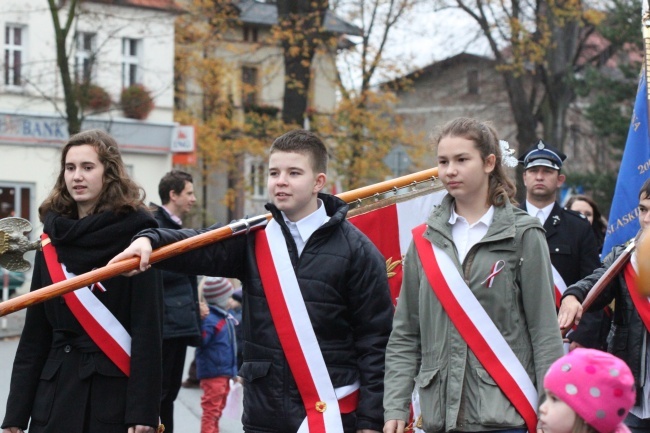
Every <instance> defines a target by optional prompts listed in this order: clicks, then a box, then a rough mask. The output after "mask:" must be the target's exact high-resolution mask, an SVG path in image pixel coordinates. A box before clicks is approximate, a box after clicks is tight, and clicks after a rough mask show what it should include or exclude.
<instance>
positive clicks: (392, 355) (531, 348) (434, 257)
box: [384, 118, 562, 433]
mask: <svg viewBox="0 0 650 433" xmlns="http://www.w3.org/2000/svg"><path fill="white" fill-rule="evenodd" d="M434 145H435V146H436V148H437V157H438V172H439V177H440V180H441V181H442V183H443V184H444V186H445V188H446V190H447V192H448V194H447V195H446V196H445V197H444V198H443V200H442V203H441V204H440V205H439V206H436V207H435V208H434V210H433V212H432V213H431V215H430V216H429V218H428V220H427V222H426V224H423V225H422V226H420V227H418V228H416V229H415V230H413V241H412V242H411V245H410V247H409V249H408V252H407V254H406V258H405V259H404V271H403V280H402V290H401V292H400V295H399V300H398V302H397V310H396V312H395V318H394V321H393V332H392V333H391V335H390V340H389V342H388V347H387V349H386V374H385V381H384V386H385V393H384V418H385V425H384V433H403V432H404V431H405V428H406V422H407V420H408V419H409V406H410V403H411V395H412V392H413V388H414V386H415V387H417V391H418V395H419V399H420V408H421V412H422V414H421V417H422V420H421V421H422V428H423V429H424V430H425V431H428V432H450V431H456V432H487V431H491V432H501V433H505V432H508V433H514V432H520V433H525V432H526V429H527V428H532V429H533V430H534V428H535V426H536V424H537V416H536V413H535V411H536V410H537V402H536V400H537V395H538V393H541V392H542V391H543V388H542V381H543V377H544V373H546V370H547V369H548V367H549V366H550V365H551V364H552V363H553V361H555V360H556V359H557V358H558V357H560V356H561V355H562V339H561V336H560V330H559V328H558V325H557V321H556V313H555V299H554V297H553V295H554V292H553V276H552V273H551V264H550V259H549V254H548V247H547V244H546V240H545V239H544V231H543V230H542V226H541V223H540V221H539V220H538V219H537V218H533V217H531V216H529V215H528V214H527V213H526V212H524V211H523V210H521V209H518V208H517V207H516V206H515V205H514V197H515V193H516V188H515V185H514V184H513V182H512V180H510V179H509V178H508V175H507V173H506V169H505V167H506V166H509V167H514V166H516V165H517V160H516V159H515V158H514V157H513V156H512V155H511V153H510V151H509V146H508V145H507V143H505V142H500V141H499V139H498V137H497V134H496V131H494V129H492V128H491V127H490V126H489V125H487V124H485V123H483V122H480V121H478V120H475V119H469V118H458V119H454V120H452V121H450V122H448V123H447V124H445V125H444V126H443V127H442V128H440V129H439V130H438V131H437V133H436V135H435V139H434ZM479 327H480V329H481V330H483V333H481V332H479ZM511 375H512V376H511ZM515 375H516V378H515V377H513V376H515ZM513 389H516V390H517V392H514V393H513ZM521 393H523V394H525V395H528V396H531V397H530V400H529V399H522V398H521V397H520V396H521ZM531 426H532V427H531ZM417 427H420V426H419V425H418V426H417Z"/></svg>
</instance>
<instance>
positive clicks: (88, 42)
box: [74, 32, 97, 83]
mask: <svg viewBox="0 0 650 433" xmlns="http://www.w3.org/2000/svg"><path fill="white" fill-rule="evenodd" d="M96 39H97V38H96V35H95V33H88V32H79V33H77V35H76V38H75V40H76V41H75V42H76V43H75V47H76V52H75V57H74V74H75V79H76V80H77V82H86V83H89V82H91V81H92V79H93V77H94V64H95V43H96Z"/></svg>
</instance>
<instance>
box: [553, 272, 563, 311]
mask: <svg viewBox="0 0 650 433" xmlns="http://www.w3.org/2000/svg"><path fill="white" fill-rule="evenodd" d="M551 271H553V284H554V285H555V306H556V307H557V308H560V302H561V301H562V295H564V292H566V283H565V282H564V279H563V278H562V275H560V273H559V272H558V271H557V269H555V266H553V265H551Z"/></svg>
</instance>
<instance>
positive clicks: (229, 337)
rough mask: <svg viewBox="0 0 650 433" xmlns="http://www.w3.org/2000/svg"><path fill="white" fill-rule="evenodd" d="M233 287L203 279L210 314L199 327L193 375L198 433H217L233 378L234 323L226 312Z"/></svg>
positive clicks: (234, 360)
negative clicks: (196, 385) (197, 396)
mask: <svg viewBox="0 0 650 433" xmlns="http://www.w3.org/2000/svg"><path fill="white" fill-rule="evenodd" d="M232 293H233V286H232V283H230V281H228V279H226V278H221V277H206V278H205V280H204V282H203V298H204V299H205V302H206V303H207V304H208V307H209V309H210V312H209V313H208V316H207V317H206V318H205V319H203V322H202V323H201V340H202V341H201V345H200V346H199V347H198V348H197V349H196V375H197V378H198V379H199V381H200V383H201V389H202V390H203V396H202V397H201V408H202V409H203V414H202V416H201V433H219V419H220V418H221V413H222V412H223V408H224V406H225V405H226V399H227V397H228V392H229V391H230V379H234V378H236V376H237V340H236V336H235V324H236V319H235V318H234V317H233V316H232V315H231V314H230V313H229V312H228V306H229V303H230V299H231V295H232Z"/></svg>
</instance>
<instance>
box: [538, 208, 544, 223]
mask: <svg viewBox="0 0 650 433" xmlns="http://www.w3.org/2000/svg"><path fill="white" fill-rule="evenodd" d="M537 218H538V219H539V222H541V223H542V225H544V212H542V211H541V210H538V211H537Z"/></svg>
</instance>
